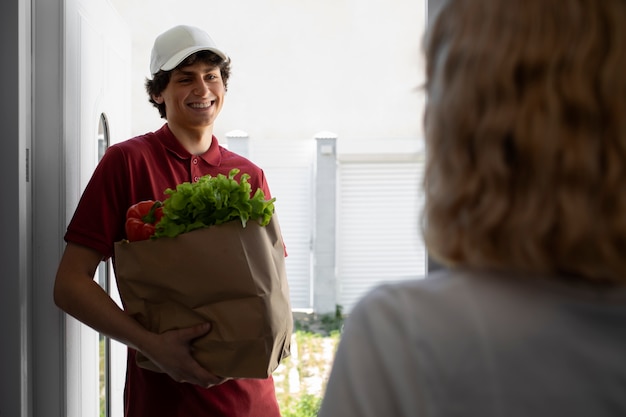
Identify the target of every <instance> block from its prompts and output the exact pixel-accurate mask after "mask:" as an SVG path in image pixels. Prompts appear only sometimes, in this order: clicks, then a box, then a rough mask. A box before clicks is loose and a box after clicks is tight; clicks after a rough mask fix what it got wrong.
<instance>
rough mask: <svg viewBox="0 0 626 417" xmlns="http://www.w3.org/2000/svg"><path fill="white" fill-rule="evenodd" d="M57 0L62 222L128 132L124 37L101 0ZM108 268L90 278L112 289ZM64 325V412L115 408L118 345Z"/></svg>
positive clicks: (71, 323)
mask: <svg viewBox="0 0 626 417" xmlns="http://www.w3.org/2000/svg"><path fill="white" fill-rule="evenodd" d="M65 5H66V9H65V27H64V31H65V33H64V45H65V55H64V61H65V70H64V85H65V89H64V91H65V96H64V105H65V115H64V117H65V120H64V126H65V131H64V137H65V149H64V157H65V162H66V164H65V183H66V189H65V190H64V192H65V204H66V206H65V209H66V222H69V220H70V218H71V216H72V214H73V211H74V209H75V208H76V204H77V202H78V199H79V197H80V195H81V193H82V191H83V189H84V188H85V186H86V184H87V182H88V181H89V178H90V177H91V174H92V172H93V170H94V168H95V166H96V164H97V162H98V160H99V158H100V157H101V156H102V153H103V151H104V149H105V148H106V146H107V145H108V144H111V143H115V142H119V141H121V140H124V139H126V138H128V136H129V134H130V117H129V115H130V94H129V91H130V88H129V85H130V74H131V71H130V59H131V38H130V31H129V30H128V29H127V27H126V25H125V23H124V22H123V21H122V20H121V18H120V17H119V15H118V14H117V13H116V11H115V10H114V9H113V8H112V6H111V5H110V4H109V2H108V1H107V0H67V1H66V2H65ZM112 276H113V274H112V272H111V268H110V265H109V264H105V263H103V264H102V265H101V266H100V268H99V271H98V276H97V279H98V281H99V282H100V283H101V285H102V286H104V287H105V288H108V289H115V288H116V286H115V285H109V284H110V283H111V282H110V280H112V279H113V278H112ZM109 277H110V278H109ZM113 296H114V298H115V299H117V300H118V301H119V298H118V296H117V294H113ZM66 329H67V335H66V358H65V359H66V362H67V369H66V372H67V378H66V383H67V391H66V392H67V398H66V401H67V416H68V417H85V416H94V417H95V416H114V417H117V416H122V412H123V410H122V393H123V384H124V373H125V352H126V349H125V347H124V346H122V345H120V344H118V343H116V342H111V341H108V340H107V339H106V338H103V337H102V336H100V335H99V334H98V333H97V332H95V331H94V330H92V329H91V328H89V327H87V326H85V325H83V324H81V323H79V322H77V321H76V320H73V319H71V318H69V317H68V318H67V323H66Z"/></svg>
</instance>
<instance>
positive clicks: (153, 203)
mask: <svg viewBox="0 0 626 417" xmlns="http://www.w3.org/2000/svg"><path fill="white" fill-rule="evenodd" d="M162 217H163V203H162V202H160V201H158V200H144V201H140V202H139V203H136V204H133V205H132V206H130V207H129V208H128V210H127V211H126V238H127V239H128V240H129V241H131V242H134V241H137V240H146V239H150V237H151V236H152V235H153V234H154V232H155V230H156V224H157V223H158V222H159V221H160V220H161V218H162Z"/></svg>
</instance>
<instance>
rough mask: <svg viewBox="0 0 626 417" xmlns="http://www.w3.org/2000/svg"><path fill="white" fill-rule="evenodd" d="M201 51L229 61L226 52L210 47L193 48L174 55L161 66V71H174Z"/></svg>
mask: <svg viewBox="0 0 626 417" xmlns="http://www.w3.org/2000/svg"><path fill="white" fill-rule="evenodd" d="M200 51H211V52H213V53H215V54H217V55H218V56H220V57H221V58H222V59H223V60H224V61H228V55H226V54H225V53H224V52H222V51H220V50H219V49H217V48H213V47H210V46H193V47H190V48H186V49H183V50H182V51H179V52H178V53H176V54H174V56H172V57H171V58H170V59H168V60H167V61H166V62H165V64H163V65H161V68H159V70H162V71H170V70H173V69H174V68H176V67H177V66H178V64H180V63H181V62H183V61H184V60H185V58H187V57H188V56H190V55H192V54H195V53H196V52H200Z"/></svg>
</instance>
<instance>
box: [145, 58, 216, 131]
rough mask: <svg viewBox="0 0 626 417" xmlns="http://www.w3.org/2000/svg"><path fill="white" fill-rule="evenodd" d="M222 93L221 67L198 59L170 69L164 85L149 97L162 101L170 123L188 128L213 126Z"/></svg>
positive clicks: (158, 101) (157, 101) (181, 127)
mask: <svg viewBox="0 0 626 417" xmlns="http://www.w3.org/2000/svg"><path fill="white" fill-rule="evenodd" d="M225 93H226V88H225V86H224V81H223V80H222V77H221V74H220V68H219V67H216V66H213V65H210V64H208V63H205V62H202V61H197V62H195V63H193V64H191V65H188V66H184V67H180V68H177V69H175V70H173V71H172V74H171V78H170V80H169V83H168V84H167V87H165V89H164V90H163V91H162V92H161V93H160V94H158V95H153V96H152V99H153V100H154V101H155V102H156V103H159V104H160V103H163V104H165V109H166V110H165V111H166V114H167V117H166V118H167V122H168V124H169V125H170V126H174V127H178V128H180V129H185V130H187V129H199V128H207V127H211V126H213V123H215V119H216V118H217V116H218V114H219V113H220V111H221V109H222V106H223V104H224V95H225Z"/></svg>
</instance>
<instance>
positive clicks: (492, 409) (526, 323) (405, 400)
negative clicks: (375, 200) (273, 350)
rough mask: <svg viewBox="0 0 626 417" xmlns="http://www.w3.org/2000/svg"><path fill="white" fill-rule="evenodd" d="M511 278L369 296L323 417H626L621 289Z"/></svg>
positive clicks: (447, 282)
mask: <svg viewBox="0 0 626 417" xmlns="http://www.w3.org/2000/svg"><path fill="white" fill-rule="evenodd" d="M513 275H514V274H502V273H500V274H486V273H476V272H469V271H466V272H460V271H456V272H450V271H440V272H438V273H435V274H433V275H431V276H430V277H428V278H426V279H423V280H418V281H411V282H406V283H401V284H391V285H384V286H381V287H378V288H376V289H374V290H373V291H371V292H370V293H369V294H368V295H367V296H366V297H364V298H363V299H362V300H361V301H360V302H359V303H358V304H357V305H356V306H355V307H354V309H353V310H352V312H351V314H350V316H349V317H348V318H347V320H346V324H345V330H344V333H343V334H342V338H341V341H340V344H339V348H338V351H337V355H336V358H335V361H334V364H333V369H332V371H331V375H330V379H329V381H328V385H327V389H326V393H325V397H324V400H323V403H322V408H321V410H320V413H319V417H356V416H358V417H374V416H376V417H406V416H416V417H417V416H429V417H440V416H446V417H450V416H477V417H489V416H501V417H516V416H528V417H544V416H545V417H559V416H565V417H578V416H580V417H583V416H584V417H604V416H626V288H624V286H622V287H621V288H620V289H615V288H613V289H607V288H605V289H598V288H589V287H581V286H575V285H571V284H566V283H564V282H563V281H556V280H554V279H553V280H549V281H546V280H538V279H532V278H528V277H520V276H513ZM517 275H519V274H517Z"/></svg>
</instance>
